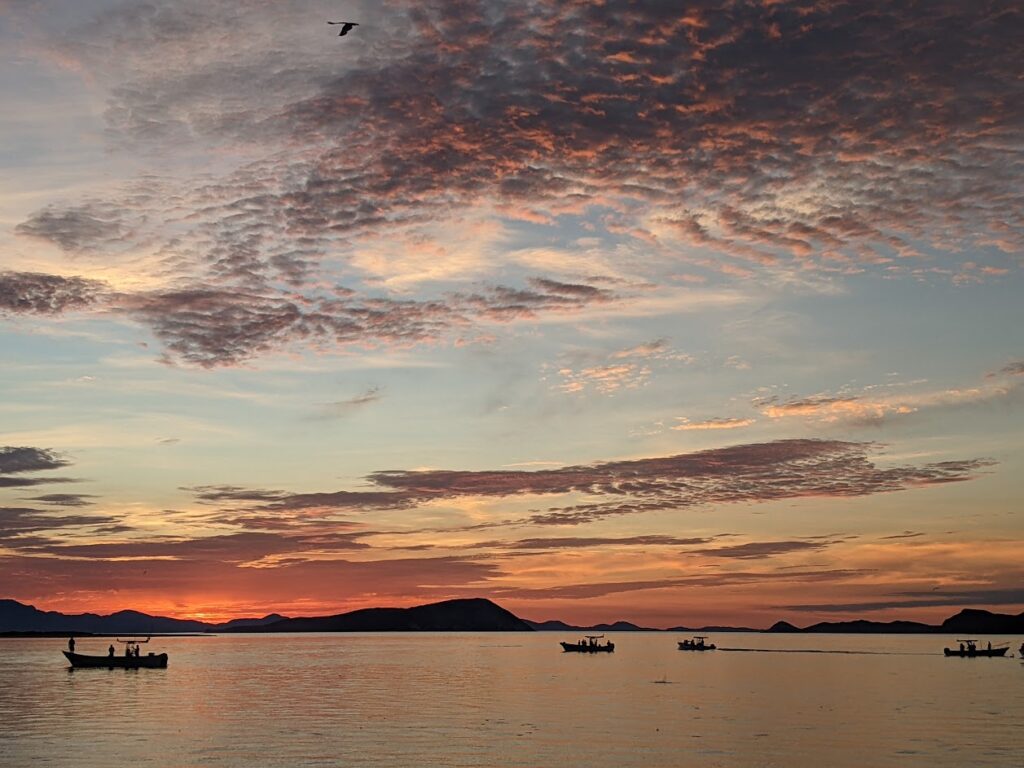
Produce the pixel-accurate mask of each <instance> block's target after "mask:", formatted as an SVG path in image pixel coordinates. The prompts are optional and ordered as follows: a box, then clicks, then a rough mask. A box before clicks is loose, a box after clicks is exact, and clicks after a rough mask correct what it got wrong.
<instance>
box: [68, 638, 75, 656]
mask: <svg viewBox="0 0 1024 768" xmlns="http://www.w3.org/2000/svg"><path fill="white" fill-rule="evenodd" d="M68 652H70V653H74V652H75V638H73V637H69V638H68Z"/></svg>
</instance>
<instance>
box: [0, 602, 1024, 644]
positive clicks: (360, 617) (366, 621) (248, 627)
mask: <svg viewBox="0 0 1024 768" xmlns="http://www.w3.org/2000/svg"><path fill="white" fill-rule="evenodd" d="M533 631H540V632H545V631H550V632H581V631H590V632H629V631H633V632H660V631H665V632H771V633H785V632H799V633H826V632H833V633H872V634H911V633H913V634H971V635H985V634H1024V613H1020V614H1016V615H1013V614H1004V613H993V612H991V611H986V610H980V609H976V608H966V609H963V610H961V611H960V612H959V613H957V614H955V615H953V616H950V617H949V618H948V619H946V620H945V621H943V622H942V623H941V624H923V623H920V622H915V621H887V622H881V621H869V620H866V619H856V620H852V621H838V622H819V623H817V624H812V625H810V626H807V627H803V628H801V627H797V626H794V625H793V624H790V623H789V622H786V621H779V622H776V623H775V624H773V625H772V626H771V627H769V628H768V629H751V628H749V627H727V626H700V627H689V626H674V627H669V628H668V629H665V630H661V629H655V628H652V627H641V626H638V625H636V624H633V623H631V622H628V621H616V622H612V623H603V624H593V625H588V626H579V625H573V624H567V623H565V622H562V621H558V620H548V621H530V620H529V619H523V618H520V617H518V616H516V615H515V614H513V613H512V612H511V611H508V610H506V609H505V608H502V607H501V606H500V605H498V604H497V603H494V602H493V601H491V600H488V599H486V598H482V597H477V598H465V599H456V600H445V601H442V602H437V603H429V604H426V605H419V606H415V607H412V608H363V609H360V610H356V611H349V612H346V613H339V614H334V615H331V616H311V617H294V618H289V617H285V616H282V615H280V614H278V613H271V614H268V615H267V616H263V617H262V618H245V619H234V620H232V621H228V622H222V623H209V622H203V621H195V620H191V619H175V618H171V617H167V616H151V615H149V614H147V613H141V612H139V611H130V610H126V611H118V612H117V613H112V614H109V615H99V614H95V613H80V614H64V613H60V612H58V611H42V610H39V609H38V608H36V607H35V606H32V605H27V604H25V603H21V602H18V601H17V600H11V599H0V635H6V636H12V635H17V636H24V635H57V636H65V635H68V634H75V635H90V634H92V635H99V634H118V633H120V634H128V633H135V634H168V633H185V632H187V633H197V632H217V633H234V632H239V633H241V632H248V633H256V632H259V633H270V632H533Z"/></svg>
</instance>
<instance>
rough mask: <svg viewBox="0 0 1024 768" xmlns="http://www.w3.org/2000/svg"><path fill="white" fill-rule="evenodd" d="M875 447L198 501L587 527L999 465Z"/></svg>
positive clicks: (230, 493)
mask: <svg viewBox="0 0 1024 768" xmlns="http://www.w3.org/2000/svg"><path fill="white" fill-rule="evenodd" d="M871 447H872V446H871V445H870V444H865V443H851V442H844V441H838V440H779V441H775V442H772V443H759V444H751V445H736V446H731V447H728V448H717V449H712V450H706V451H698V452H695V453H688V454H679V455H676V456H666V457H658V458H649V459H637V460H632V461H616V462H601V463H596V464H589V465H579V466H570V467H562V468H559V469H550V470H535V471H508V470H500V471H453V470H426V471H387V472H375V473H373V474H371V475H370V476H369V477H368V478H367V479H368V480H370V481H371V482H372V483H373V484H374V485H376V486H377V487H378V488H379V490H368V491H336V492H326V493H290V492H285V491H279V490H263V489H246V488H239V487H234V486H204V487H200V488H195V489H193V490H194V492H195V493H196V496H197V498H198V499H199V500H201V501H203V502H206V503H211V504H224V505H228V506H229V507H231V508H232V510H233V511H232V512H231V514H232V519H235V520H242V521H244V519H245V518H244V516H243V517H241V518H239V517H238V514H237V510H238V506H237V505H238V504H241V505H242V506H243V508H244V509H246V510H248V511H249V512H254V513H260V516H257V517H256V518H255V521H256V524H257V525H259V524H262V522H263V520H264V518H263V517H262V515H263V514H266V513H275V514H280V515H288V514H294V513H296V512H297V511H300V510H322V511H324V512H327V511H330V510H338V509H347V510H370V509H395V508H402V507H412V506H416V505H419V504H424V503H428V502H432V501H437V500H444V499H458V498H465V497H485V498H486V497H492V498H506V497H511V496H544V495H555V494H559V495H565V494H579V495H581V496H584V497H588V498H589V499H593V500H592V501H587V502H586V503H582V504H578V505H574V506H571V507H555V508H551V509H549V510H547V511H544V512H540V513H537V514H534V515H532V516H530V517H529V518H525V519H522V520H515V521H505V522H503V523H494V524H482V525H481V526H480V527H490V526H491V525H508V524H539V525H579V524H582V523H587V522H592V521H594V520H598V519H601V518H604V517H609V516H617V515H623V514H633V513H640V512H647V511H654V510H665V509H687V508H691V507H696V506H700V505H709V504H733V503H745V502H761V501H771V500H776V499H785V498H794V497H800V496H837V497H843V496H866V495H870V494H873V493H885V492H891V491H899V490H904V489H906V488H910V487H914V486H926V485H936V484H941V483H950V482H958V481H963V480H968V479H970V478H971V477H973V476H974V475H975V474H976V473H977V472H978V471H980V470H982V469H983V468H984V467H986V466H989V465H990V463H991V462H987V461H985V460H979V459H971V460H964V461H946V462H936V463H931V464H923V465H920V466H906V465H904V466H894V467H879V466H877V465H876V464H875V463H874V462H873V461H871V459H870V456H869V450H870V449H871Z"/></svg>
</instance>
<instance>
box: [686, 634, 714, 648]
mask: <svg viewBox="0 0 1024 768" xmlns="http://www.w3.org/2000/svg"><path fill="white" fill-rule="evenodd" d="M705 640H707V637H705V636H704V635H697V636H695V637H694V638H693V640H680V641H679V650H680V651H713V650H715V647H716V646H715V644H714V643H705V642H704V641H705Z"/></svg>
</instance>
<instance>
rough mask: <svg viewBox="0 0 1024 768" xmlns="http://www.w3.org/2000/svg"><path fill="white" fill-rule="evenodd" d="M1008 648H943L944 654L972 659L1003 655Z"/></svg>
mask: <svg viewBox="0 0 1024 768" xmlns="http://www.w3.org/2000/svg"><path fill="white" fill-rule="evenodd" d="M1008 650H1009V649H1008V648H978V649H976V650H973V651H967V650H964V651H961V650H960V649H959V648H943V649H942V652H943V653H944V654H945V655H946V656H957V657H959V658H961V659H973V658H974V657H975V656H989V657H992V656H1005V655H1006V652H1007V651H1008Z"/></svg>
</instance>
